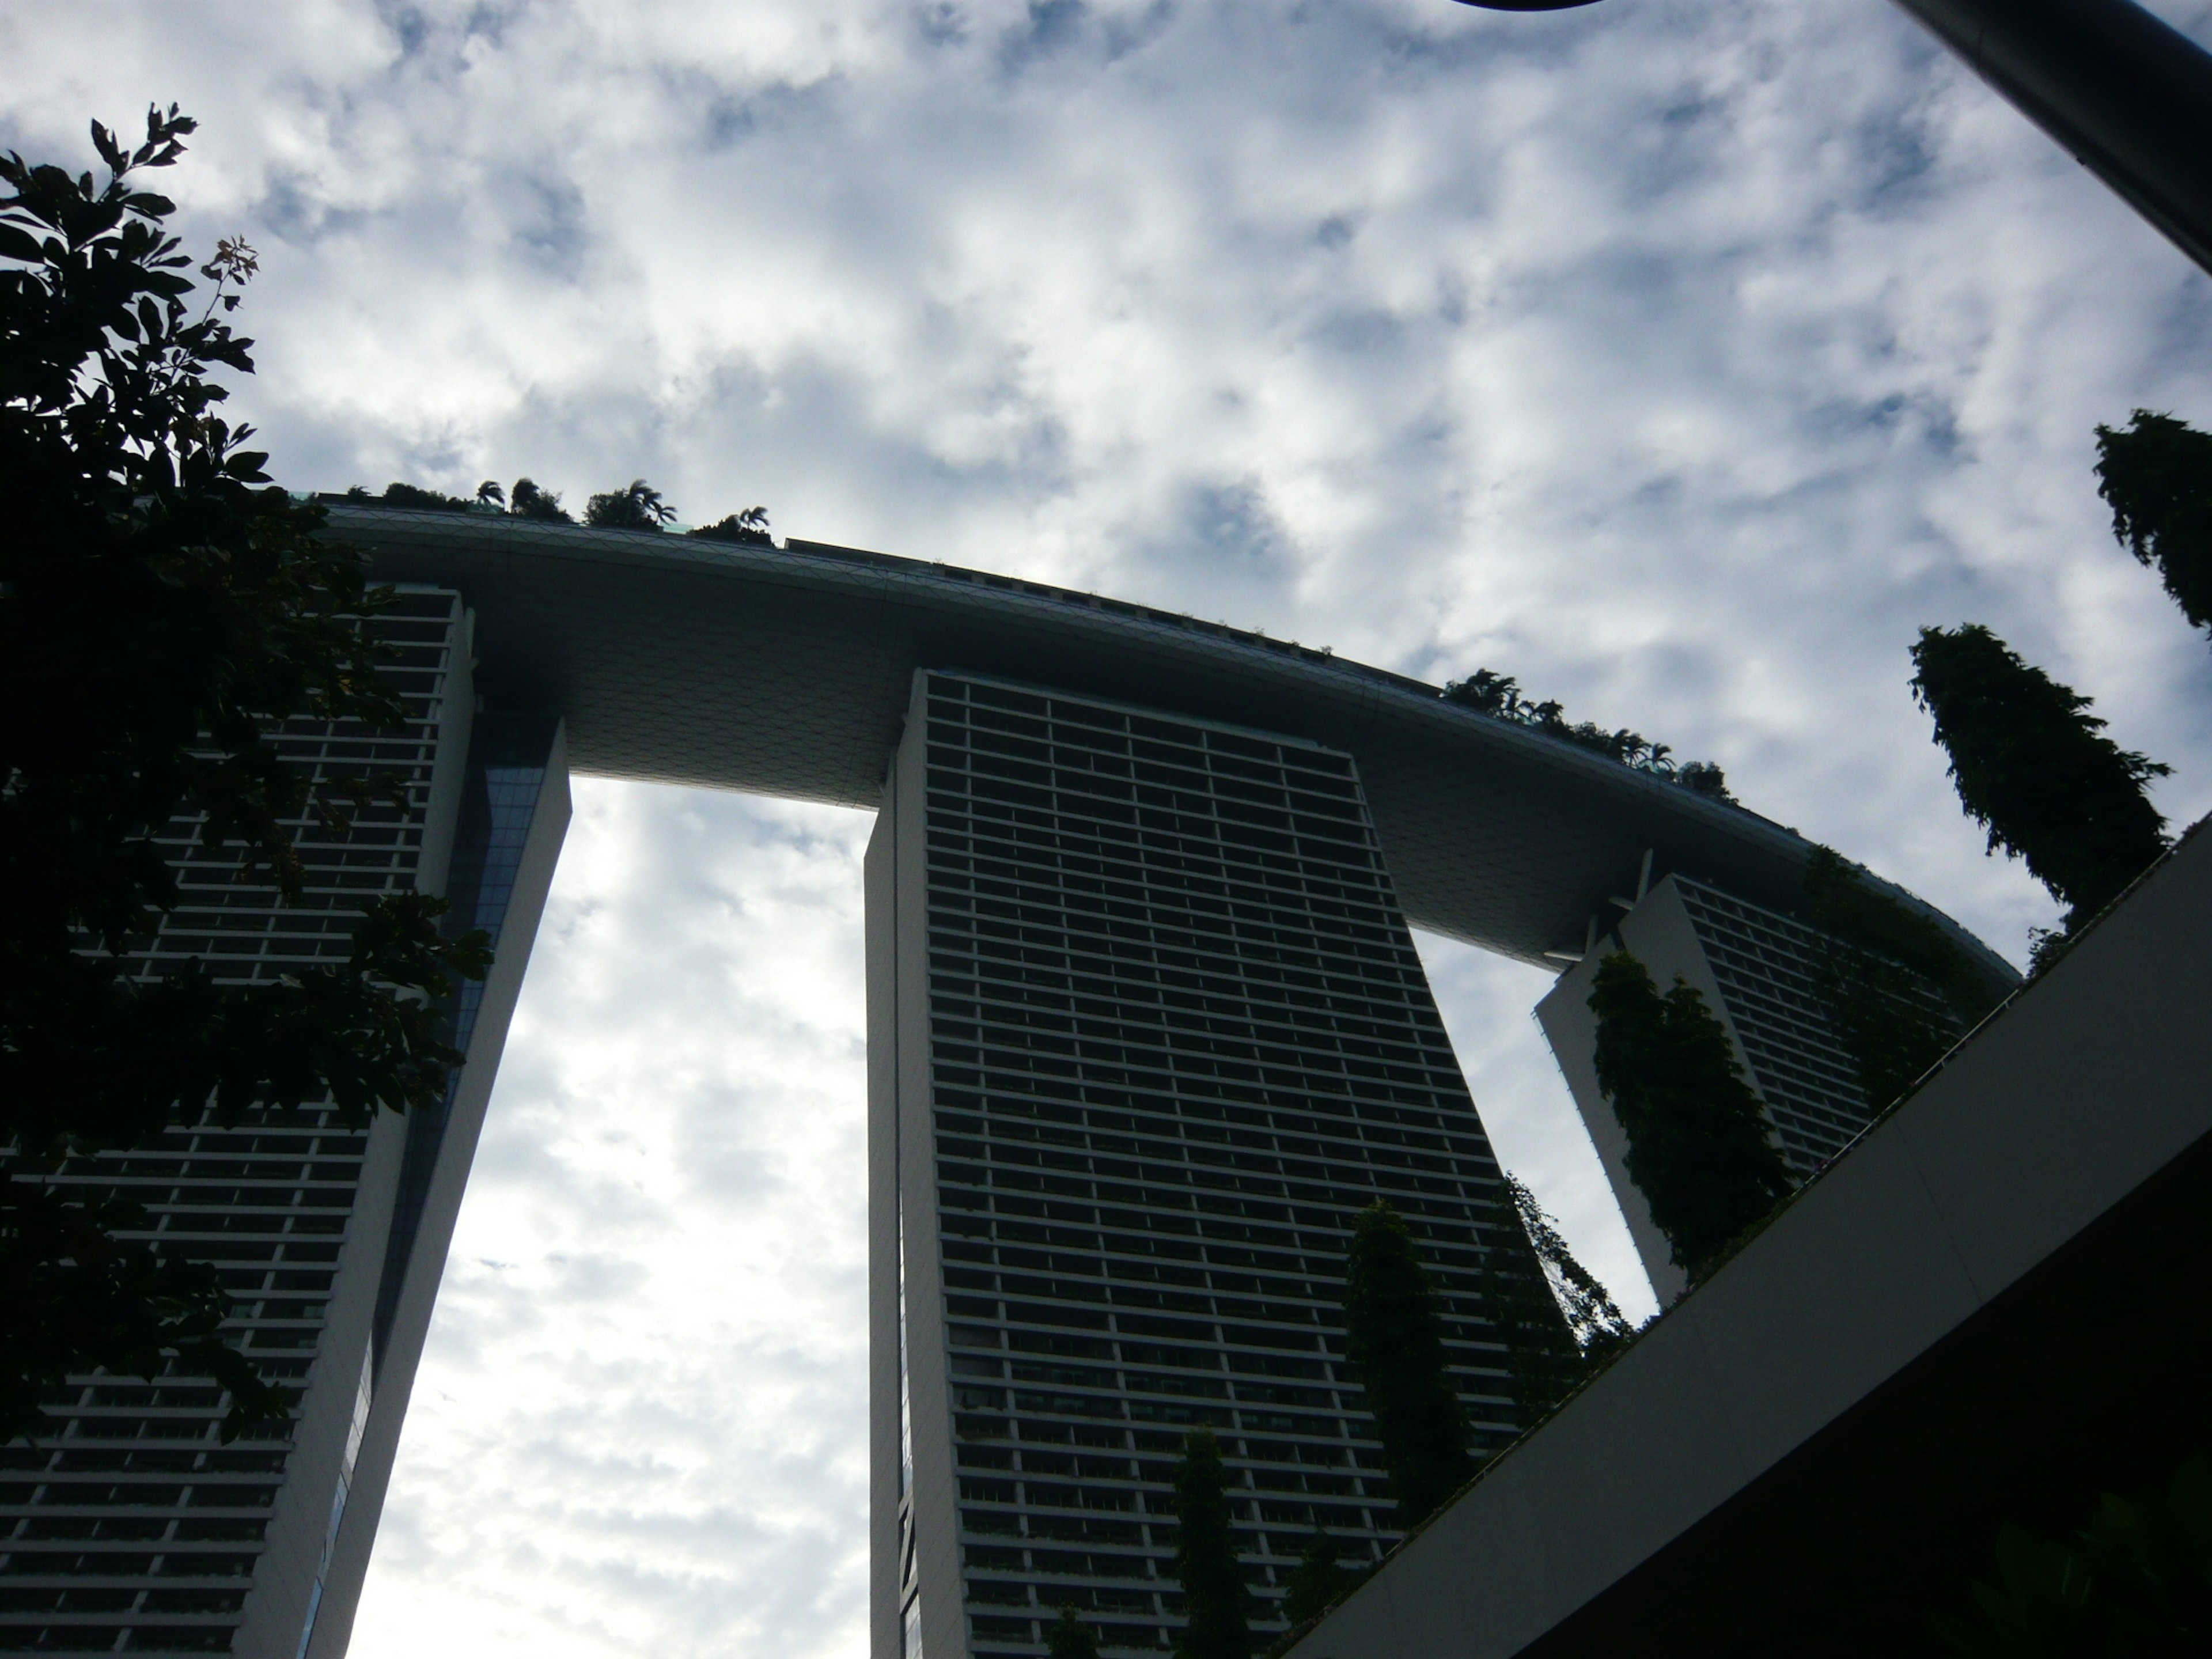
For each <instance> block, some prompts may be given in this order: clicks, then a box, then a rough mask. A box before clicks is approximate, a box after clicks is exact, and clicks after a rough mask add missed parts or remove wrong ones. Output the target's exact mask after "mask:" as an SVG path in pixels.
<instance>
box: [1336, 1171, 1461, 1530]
mask: <svg viewBox="0 0 2212 1659" xmlns="http://www.w3.org/2000/svg"><path fill="white" fill-rule="evenodd" d="M1344 1345H1345V1358H1346V1360H1347V1361H1348V1362H1349V1363H1350V1364H1351V1367H1352V1374H1353V1375H1354V1376H1357V1377H1358V1380H1359V1385H1360V1388H1361V1389H1363V1390H1364V1392H1365V1394H1366V1395H1367V1409H1368V1410H1369V1411H1370V1412H1371V1413H1374V1417H1375V1437H1376V1439H1378V1440H1380V1441H1381V1442H1382V1443H1383V1465H1384V1467H1385V1468H1387V1469H1388V1470H1389V1476H1390V1490H1391V1494H1392V1496H1393V1497H1394V1498H1395V1499H1396V1501H1397V1505H1398V1523H1399V1525H1401V1526H1402V1527H1405V1528H1408V1529H1410V1528H1413V1527H1417V1526H1419V1524H1420V1523H1421V1522H1424V1521H1425V1520H1427V1519H1428V1518H1429V1516H1431V1515H1433V1514H1435V1513H1436V1511H1437V1510H1438V1509H1439V1508H1441V1507H1442V1506H1443V1503H1444V1501H1445V1500H1446V1499H1447V1498H1449V1497H1450V1496H1451V1495H1452V1494H1453V1493H1454V1492H1457V1491H1458V1490H1459V1489H1460V1488H1461V1487H1462V1486H1465V1485H1466V1484H1467V1483H1468V1481H1469V1480H1472V1479H1473V1478H1474V1458H1473V1457H1472V1456H1471V1455H1469V1454H1468V1423H1467V1413H1466V1412H1465V1410H1464V1409H1463V1408H1462V1406H1461V1405H1460V1399H1459V1390H1458V1389H1457V1388H1456V1387H1455V1386H1454V1384H1453V1383H1452V1377H1451V1371H1450V1364H1449V1357H1448V1355H1447V1353H1446V1351H1445V1348H1444V1339H1443V1321H1442V1320H1440V1319H1439V1318H1438V1317H1437V1308H1436V1293H1435V1291H1434V1290H1433V1289H1432V1288H1431V1285H1430V1283H1429V1276H1428V1274H1427V1273H1425V1272H1424V1271H1423V1270H1422V1267H1421V1261H1420V1256H1419V1253H1418V1251H1417V1250H1416V1249H1415V1248H1414V1244H1413V1234H1412V1233H1411V1232H1409V1231H1407V1227H1406V1224H1405V1221H1404V1220H1403V1218H1401V1217H1400V1215H1399V1214H1398V1212H1397V1211H1395V1210H1394V1209H1393V1208H1391V1207H1390V1206H1389V1204H1388V1203H1385V1202H1383V1201H1382V1200H1377V1201H1376V1202H1375V1203H1374V1204H1371V1205H1370V1206H1368V1207H1367V1208H1366V1209H1364V1210H1363V1211H1361V1212H1360V1214H1359V1219H1358V1221H1357V1222H1356V1223H1355V1224H1354V1225H1353V1227H1352V1251H1351V1256H1350V1259H1349V1260H1348V1261H1346V1264H1345V1270H1344Z"/></svg>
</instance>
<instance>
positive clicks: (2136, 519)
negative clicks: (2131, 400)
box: [2097, 409, 2212, 630]
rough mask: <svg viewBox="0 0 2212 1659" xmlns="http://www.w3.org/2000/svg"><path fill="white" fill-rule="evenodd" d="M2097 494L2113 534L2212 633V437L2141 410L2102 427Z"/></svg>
mask: <svg viewBox="0 0 2212 1659" xmlns="http://www.w3.org/2000/svg"><path fill="white" fill-rule="evenodd" d="M2097 493H2098V494H2099V495H2102V496H2103V497H2104V498H2105V501H2106V505H2107V506H2109V507H2111V508H2112V534H2113V535H2115V536H2117V537H2118V538H2119V539H2120V543H2121V544H2122V545H2123V546H2124V547H2125V548H2126V549H2127V550H2128V551H2130V553H2132V554H2134V555H2135V556H2136V558H2137V559H2138V560H2140V561H2142V562H2143V563H2144V564H2146V565H2148V566H2150V567H2151V568H2154V569H2155V570H2156V571H2157V572H2158V573H2159V575H2160V578H2161V579H2162V580H2164V581H2165V583H2166V592H2168V593H2169V594H2171V595H2172V597H2173V602H2174V603H2175V604H2176V605H2179V606H2180V607H2181V614H2182V615H2183V616H2185V617H2188V618H2189V620H2190V621H2191V623H2193V624H2195V625H2196V626H2197V627H2198V628H2202V629H2207V630H2212V434H2207V433H2203V432H2199V431H2197V430H2196V429H2195V428H2192V427H2190V426H2188V425H2186V424H2185V423H2184V422H2180V421H2177V420H2175V419H2174V418H2173V416H2171V415H2154V414H2153V413H2151V411H2150V410H2147V409H2138V410H2136V412H2135V416H2134V417H2133V418H2132V419H2131V420H2130V421H2129V422H2128V424H2127V425H2126V426H2125V427H2124V428H2120V429H2118V430H2117V431H2116V430H2114V429H2113V428H2111V427H2109V426H2100V427H2099V428H2097Z"/></svg>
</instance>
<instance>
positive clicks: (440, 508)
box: [345, 483, 499, 513]
mask: <svg viewBox="0 0 2212 1659" xmlns="http://www.w3.org/2000/svg"><path fill="white" fill-rule="evenodd" d="M498 487H499V486H498V485H496V484H494V485H493V486H492V488H493V489H497V488H498ZM482 495H483V491H482V490H481V489H479V490H478V492H477V496H478V499H479V500H480V499H481V498H482ZM345 499H346V500H347V501H358V502H360V503H362V505H364V506H366V505H370V504H373V503H379V502H380V503H381V504H383V505H384V506H386V507H417V508H427V509H428V510H429V511H431V512H434V513H473V512H475V511H476V510H477V501H465V500H463V499H462V498H461V497H460V496H459V495H446V494H445V493H443V492H442V491H441V490H435V489H423V488H422V487H421V486H420V485H419V484H411V483H388V484H386V485H385V486H384V493H383V494H382V495H370V494H369V493H368V490H366V489H362V487H361V486H360V485H359V484H356V485H355V486H354V487H353V488H352V489H349V490H347V491H346V493H345Z"/></svg>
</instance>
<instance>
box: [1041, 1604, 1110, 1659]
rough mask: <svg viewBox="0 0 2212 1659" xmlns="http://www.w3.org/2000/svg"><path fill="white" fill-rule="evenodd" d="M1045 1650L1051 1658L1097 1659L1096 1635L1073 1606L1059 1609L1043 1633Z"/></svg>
mask: <svg viewBox="0 0 2212 1659" xmlns="http://www.w3.org/2000/svg"><path fill="white" fill-rule="evenodd" d="M1044 1642H1045V1651H1046V1652H1047V1653H1048V1654H1049V1655H1050V1656H1051V1659H1098V1637H1097V1632H1094V1631H1093V1630H1092V1629H1091V1626H1088V1625H1086V1624H1085V1623H1084V1622H1083V1617H1082V1615H1081V1614H1080V1613H1078V1612H1077V1611H1076V1610H1075V1609H1074V1608H1073V1607H1062V1608H1061V1609H1060V1617H1059V1618H1057V1619H1055V1620H1053V1622H1052V1624H1051V1626H1049V1627H1048V1629H1047V1630H1046V1631H1045V1633H1044Z"/></svg>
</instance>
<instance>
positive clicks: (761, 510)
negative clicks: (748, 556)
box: [684, 507, 775, 547]
mask: <svg viewBox="0 0 2212 1659" xmlns="http://www.w3.org/2000/svg"><path fill="white" fill-rule="evenodd" d="M684 534H686V535H688V536H698V537H702V538H704V539H706V540H708V541H710V542H744V543H749V544H752V545H753V546H756V547H774V546H775V537H773V536H771V535H769V533H768V509H767V508H766V507H747V508H746V509H745V510H744V512H742V513H731V514H730V516H729V517H728V518H726V519H718V520H715V521H714V523H713V524H702V525H701V526H699V527H698V528H697V529H696V530H689V531H686V532H684Z"/></svg>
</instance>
